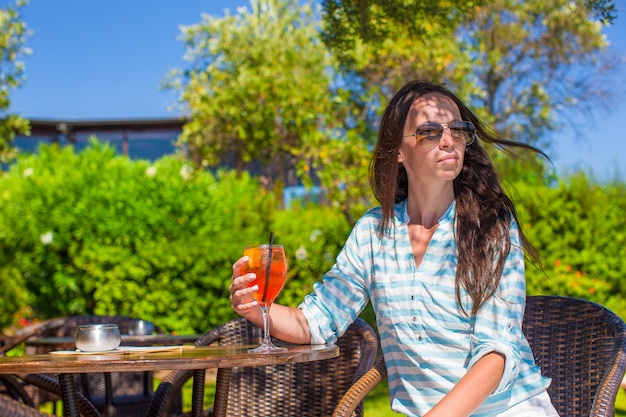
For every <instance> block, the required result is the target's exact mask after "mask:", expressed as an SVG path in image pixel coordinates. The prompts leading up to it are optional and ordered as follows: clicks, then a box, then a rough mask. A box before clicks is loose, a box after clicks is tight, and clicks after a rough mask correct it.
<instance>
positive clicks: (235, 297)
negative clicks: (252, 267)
mask: <svg viewBox="0 0 626 417" xmlns="http://www.w3.org/2000/svg"><path fill="white" fill-rule="evenodd" d="M248 260H249V258H248V257H247V256H242V257H241V258H239V260H237V262H235V263H234V264H233V275H232V280H231V283H230V287H229V289H230V306H231V308H232V309H233V311H235V313H237V314H239V315H240V316H242V317H246V318H248V319H249V318H250V314H251V313H253V312H255V311H257V310H258V308H257V306H258V304H259V303H258V302H257V301H256V300H255V299H254V297H253V296H252V294H253V293H254V292H255V291H257V290H258V287H257V286H256V285H253V286H251V287H248V284H249V283H250V282H252V281H254V280H255V279H256V275H255V274H254V273H253V272H250V273H247V274H244V275H241V273H242V272H243V267H244V265H245V264H246V263H247V262H248Z"/></svg>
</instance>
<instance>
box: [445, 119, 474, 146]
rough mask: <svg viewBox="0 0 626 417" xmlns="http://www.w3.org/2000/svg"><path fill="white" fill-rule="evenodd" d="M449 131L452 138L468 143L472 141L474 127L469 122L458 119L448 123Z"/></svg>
mask: <svg viewBox="0 0 626 417" xmlns="http://www.w3.org/2000/svg"><path fill="white" fill-rule="evenodd" d="M450 132H451V133H452V136H453V137H454V138H457V139H463V140H465V143H467V144H470V143H472V142H473V141H474V136H475V134H476V129H475V128H474V125H473V124H472V123H471V122H465V121H462V122H461V121H459V122H452V123H450Z"/></svg>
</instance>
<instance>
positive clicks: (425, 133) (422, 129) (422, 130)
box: [415, 123, 443, 143]
mask: <svg viewBox="0 0 626 417" xmlns="http://www.w3.org/2000/svg"><path fill="white" fill-rule="evenodd" d="M441 135H443V126H441V125H440V124H437V123H427V124H424V125H421V126H418V127H417V130H416V131H415V139H417V141H418V142H427V143H429V142H436V141H438V140H439V139H441Z"/></svg>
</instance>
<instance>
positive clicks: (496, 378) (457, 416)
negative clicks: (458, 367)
mask: <svg viewBox="0 0 626 417" xmlns="http://www.w3.org/2000/svg"><path fill="white" fill-rule="evenodd" d="M504 362H505V358H504V355H502V354H500V353H496V352H491V353H488V354H486V355H485V356H484V357H483V358H481V359H480V360H479V361H478V362H476V363H475V364H474V366H472V368H471V369H470V370H469V371H468V372H467V374H465V376H464V377H463V378H461V380H460V381H459V382H458V383H457V384H456V385H455V386H454V388H452V389H451V390H450V392H449V393H448V394H447V395H446V396H445V397H444V398H443V399H442V400H441V401H439V403H437V405H436V406H435V407H433V408H432V410H430V411H429V412H428V413H426V415H425V416H424V417H439V416H442V417H443V416H445V417H467V416H469V415H471V414H472V413H473V412H474V411H475V410H476V409H477V408H478V407H480V405H481V404H482V403H483V402H484V401H485V400H486V399H487V397H488V396H489V395H490V394H491V393H492V392H493V391H494V390H495V389H496V388H497V387H498V385H499V384H500V380H501V379H502V375H503V374H504Z"/></svg>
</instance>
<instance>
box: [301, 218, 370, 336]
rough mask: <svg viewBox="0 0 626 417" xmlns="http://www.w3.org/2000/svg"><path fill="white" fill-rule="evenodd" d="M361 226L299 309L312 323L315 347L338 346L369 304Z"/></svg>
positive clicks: (356, 226)
mask: <svg viewBox="0 0 626 417" xmlns="http://www.w3.org/2000/svg"><path fill="white" fill-rule="evenodd" d="M359 225H360V222H357V224H356V225H355V226H354V228H353V229H352V232H351V233H350V235H349V237H348V239H347V241H346V244H345V245H344V247H343V249H342V250H341V252H340V253H339V255H338V256H337V259H336V262H335V264H334V265H333V267H332V268H331V269H330V271H328V272H327V273H326V274H325V275H324V278H323V280H322V282H316V283H315V284H314V286H313V292H312V293H311V294H309V295H307V296H306V297H305V298H304V300H303V302H302V303H301V304H300V305H299V308H300V309H301V310H302V312H303V313H304V315H305V317H306V319H307V321H308V324H309V331H310V333H311V343H312V344H321V343H334V342H336V341H337V338H338V337H340V336H341V335H343V333H344V332H345V331H346V329H347V328H348V326H350V324H351V323H352V322H353V321H354V320H356V318H357V317H358V316H359V314H360V313H361V311H363V309H364V308H365V306H366V305H367V302H368V300H369V298H368V295H367V290H366V285H365V281H366V276H365V267H364V264H365V262H364V260H363V255H362V253H363V249H362V246H361V245H360V242H359V241H358V240H359V239H358V236H359V230H358V229H359Z"/></svg>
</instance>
